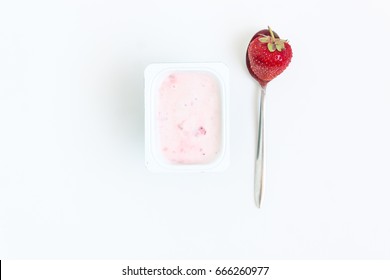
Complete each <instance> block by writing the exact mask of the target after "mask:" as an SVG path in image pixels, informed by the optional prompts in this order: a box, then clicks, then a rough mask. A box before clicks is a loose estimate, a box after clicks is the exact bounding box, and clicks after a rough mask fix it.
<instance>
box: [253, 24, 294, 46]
mask: <svg viewBox="0 0 390 280" xmlns="http://www.w3.org/2000/svg"><path fill="white" fill-rule="evenodd" d="M268 30H269V32H270V34H271V36H266V35H261V36H260V38H259V41H260V42H261V43H263V44H267V48H268V50H269V51H270V52H274V51H276V50H277V51H279V52H281V51H282V50H284V49H285V47H284V43H285V42H287V40H282V39H280V38H275V35H274V33H273V32H272V29H271V28H270V27H269V26H268Z"/></svg>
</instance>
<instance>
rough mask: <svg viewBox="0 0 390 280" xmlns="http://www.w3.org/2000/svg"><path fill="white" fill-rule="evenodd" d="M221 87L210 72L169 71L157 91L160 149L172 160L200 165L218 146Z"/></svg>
mask: <svg viewBox="0 0 390 280" xmlns="http://www.w3.org/2000/svg"><path fill="white" fill-rule="evenodd" d="M221 113H222V111H221V88H220V85H219V81H218V80H217V79H216V77H215V76H214V75H212V74H210V73H209V72H202V71H181V72H172V73H170V74H169V75H167V76H166V77H165V79H164V80H163V81H162V83H161V86H160V89H159V91H158V101H157V111H156V118H157V127H158V128H157V129H158V134H159V140H160V152H161V153H162V154H163V156H164V158H165V159H166V160H167V161H169V162H171V163H179V164H203V163H210V162H212V161H213V160H215V159H216V158H217V157H218V156H219V153H220V149H221V132H222V129H221V116H222V114H221Z"/></svg>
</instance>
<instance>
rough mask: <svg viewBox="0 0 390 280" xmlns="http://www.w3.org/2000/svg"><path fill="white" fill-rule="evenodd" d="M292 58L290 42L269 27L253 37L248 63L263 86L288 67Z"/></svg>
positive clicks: (254, 76)
mask: <svg viewBox="0 0 390 280" xmlns="http://www.w3.org/2000/svg"><path fill="white" fill-rule="evenodd" d="M291 58H292V50H291V46H290V44H289V43H288V42H287V41H286V40H282V39H280V38H279V36H278V35H277V34H276V33H275V32H273V31H272V30H271V28H270V27H268V29H264V30H261V31H259V32H257V33H256V34H255V35H254V36H253V38H252V39H251V41H250V43H249V46H248V50H247V55H246V64H247V67H248V70H249V73H250V74H251V75H252V76H253V78H255V79H256V80H257V81H258V82H259V83H260V85H261V86H262V87H265V86H266V85H267V83H268V82H269V81H271V80H273V79H274V78H275V77H276V76H278V75H279V74H280V73H282V72H283V71H284V69H286V68H287V66H288V65H289V63H290V61H291Z"/></svg>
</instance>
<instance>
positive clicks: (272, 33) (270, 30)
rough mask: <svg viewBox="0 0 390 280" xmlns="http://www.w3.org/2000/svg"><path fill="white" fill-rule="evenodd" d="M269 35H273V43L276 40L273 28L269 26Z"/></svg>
mask: <svg viewBox="0 0 390 280" xmlns="http://www.w3.org/2000/svg"><path fill="white" fill-rule="evenodd" d="M268 30H269V33H271V37H272V41H274V40H275V35H274V32H273V31H272V29H271V27H269V26H268Z"/></svg>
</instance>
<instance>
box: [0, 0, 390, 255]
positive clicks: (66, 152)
mask: <svg viewBox="0 0 390 280" xmlns="http://www.w3.org/2000/svg"><path fill="white" fill-rule="evenodd" d="M386 7H387V4H386V1H379V0H373V1H352V0H351V1H303V0H296V1H287V0H279V1H259V0H256V1H247V0H241V1H235V2H233V1H206V0H198V1H175V0H167V1H146V0H145V1H124V0H99V1H96V0H89V1H87V0H77V1H76V0H66V1H65V0H59V1H49V0H46V1H42V0H36V1H27V0H25V1H21V0H15V1H10V0H3V1H1V2H0V258H89V259H91V258H103V259H113V258H115V259H120V258H126V259H140V258H148V259H151V258H154V259H156V258H162V259H168V258H175V259H188V258H197V259H214V258H219V259H229V258H234V259H242V258H249V259H255V258H267V259H323V258H325V259H345V258H348V259H367V258H368V259H372V258H390V240H389V236H390V223H389V218H388V216H389V213H390V203H389V199H390V177H389V176H390V175H389V174H388V173H389V172H388V171H389V165H390V160H389V159H390V148H389V144H388V143H390V132H389V129H390V126H389V121H390V110H389V106H390V84H389V74H388V73H389V72H388V65H389V62H390V52H389V51H388V49H389V46H390V36H389V35H390V34H389V30H388V27H387V26H390V24H389V23H390V20H389V19H390V12H389V10H388V9H387V8H386ZM267 25H270V26H271V27H273V29H274V30H275V31H276V32H278V34H279V35H280V36H281V37H283V38H286V39H289V41H290V43H291V45H292V48H293V52H294V57H293V60H292V62H291V64H290V66H289V68H288V69H287V70H286V71H285V72H284V73H283V74H282V75H281V76H280V77H278V78H276V79H275V80H274V81H272V82H271V83H270V84H269V86H268V93H267V94H268V95H267V100H266V102H267V104H266V131H265V132H266V143H265V144H266V163H267V169H266V182H265V183H266V193H265V200H264V204H263V208H262V209H261V210H258V209H256V208H255V206H254V201H253V176H254V166H253V165H254V155H255V143H256V131H255V130H256V102H255V101H256V94H257V84H256V82H255V81H254V80H253V79H252V78H251V76H250V75H249V74H248V72H247V69H246V66H245V51H246V47H247V44H248V41H249V39H250V38H251V36H252V35H253V34H254V33H255V32H257V31H258V30H259V29H263V28H266V26H267ZM208 61H217V62H223V63H225V64H226V65H227V66H228V67H229V69H230V75H231V78H230V91H231V107H230V113H231V114H230V119H231V123H230V125H231V134H230V139H231V165H230V168H229V169H228V171H227V172H224V173H212V174H190V175H179V174H152V173H150V172H148V171H147V170H146V169H145V167H144V136H143V133H144V125H143V121H144V116H143V114H144V110H143V106H144V103H143V86H144V85H143V71H144V68H145V67H146V65H148V64H149V63H153V62H208Z"/></svg>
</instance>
